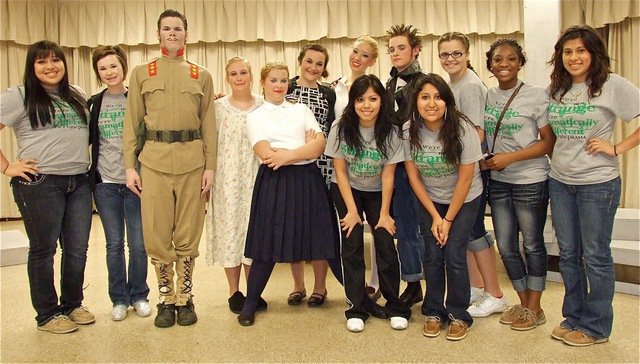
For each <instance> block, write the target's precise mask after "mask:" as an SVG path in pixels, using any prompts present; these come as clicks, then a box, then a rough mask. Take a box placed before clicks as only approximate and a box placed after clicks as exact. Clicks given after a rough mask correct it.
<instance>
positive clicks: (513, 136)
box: [484, 82, 549, 184]
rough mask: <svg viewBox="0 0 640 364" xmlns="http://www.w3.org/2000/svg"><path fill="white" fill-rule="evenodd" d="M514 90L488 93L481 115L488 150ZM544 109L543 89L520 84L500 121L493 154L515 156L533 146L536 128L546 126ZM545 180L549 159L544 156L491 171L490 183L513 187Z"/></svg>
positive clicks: (545, 104)
mask: <svg viewBox="0 0 640 364" xmlns="http://www.w3.org/2000/svg"><path fill="white" fill-rule="evenodd" d="M519 84H520V82H518V85H519ZM516 87H517V86H516ZM516 87H514V88H511V89H508V90H501V89H500V88H499V87H494V88H492V89H491V90H489V94H488V97H487V107H486V109H485V115H484V130H485V131H486V138H487V143H488V145H489V150H491V148H492V146H493V145H494V140H493V135H494V133H495V130H496V123H497V121H498V118H499V117H500V114H501V113H502V110H503V108H504V105H505V104H506V103H507V101H508V100H509V98H510V97H511V95H512V94H513V91H515V89H516ZM548 106H549V94H547V93H546V92H545V90H544V89H543V88H541V87H537V86H533V85H529V84H524V85H523V86H522V88H521V89H520V92H518V95H516V97H515V98H514V99H513V101H512V102H511V105H509V109H508V110H507V111H506V112H505V114H504V117H503V118H502V122H501V123H500V129H499V130H498V136H497V141H496V142H495V148H494V153H501V152H516V151H519V150H522V149H524V148H527V147H528V146H530V145H532V144H534V143H537V142H538V141H539V139H538V136H539V134H540V128H542V127H544V126H546V125H547V124H548V123H549V122H548V114H547V108H548ZM548 176H549V158H547V156H546V155H543V156H540V157H538V158H534V159H527V160H524V161H519V162H515V163H512V164H510V165H509V166H508V167H507V168H505V169H503V170H502V171H491V179H493V180H496V181H500V182H505V183H513V184H529V183H537V182H542V181H545V180H546V179H547V178H548Z"/></svg>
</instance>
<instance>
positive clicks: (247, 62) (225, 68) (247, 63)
mask: <svg viewBox="0 0 640 364" xmlns="http://www.w3.org/2000/svg"><path fill="white" fill-rule="evenodd" d="M236 62H242V63H244V64H245V65H246V66H247V69H248V70H249V73H251V63H249V60H248V59H246V58H244V57H242V56H235V57H233V58H231V59H229V60H228V61H227V64H226V65H225V66H224V71H225V72H229V67H231V65H232V64H234V63H236Z"/></svg>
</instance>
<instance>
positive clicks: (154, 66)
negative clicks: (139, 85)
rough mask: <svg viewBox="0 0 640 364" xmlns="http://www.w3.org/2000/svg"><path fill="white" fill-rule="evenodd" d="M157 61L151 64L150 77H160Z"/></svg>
mask: <svg viewBox="0 0 640 364" xmlns="http://www.w3.org/2000/svg"><path fill="white" fill-rule="evenodd" d="M156 62H157V60H155V61H153V62H151V63H149V66H148V68H149V77H153V76H157V75H158V65H157V64H156Z"/></svg>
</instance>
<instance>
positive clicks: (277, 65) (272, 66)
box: [260, 61, 289, 82]
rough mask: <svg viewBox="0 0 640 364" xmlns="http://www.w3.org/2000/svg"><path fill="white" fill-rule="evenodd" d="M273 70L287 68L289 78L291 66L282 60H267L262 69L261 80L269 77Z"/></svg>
mask: <svg viewBox="0 0 640 364" xmlns="http://www.w3.org/2000/svg"><path fill="white" fill-rule="evenodd" d="M272 70H285V71H287V78H289V67H287V65H286V64H285V63H284V62H280V61H270V62H267V63H266V64H265V65H264V66H262V69H261V70H260V82H262V81H264V80H266V79H267V75H268V74H269V72H271V71H272Z"/></svg>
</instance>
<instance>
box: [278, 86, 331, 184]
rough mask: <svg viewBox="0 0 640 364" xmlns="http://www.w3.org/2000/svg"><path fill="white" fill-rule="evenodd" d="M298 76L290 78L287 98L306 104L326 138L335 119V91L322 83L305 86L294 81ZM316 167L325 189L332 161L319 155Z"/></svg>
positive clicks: (329, 176)
mask: <svg viewBox="0 0 640 364" xmlns="http://www.w3.org/2000/svg"><path fill="white" fill-rule="evenodd" d="M297 79H298V77H296V78H294V79H292V80H291V83H290V84H289V90H288V91H287V99H288V100H295V101H296V102H299V103H302V104H305V105H307V107H308V108H309V109H311V111H312V112H313V115H314V116H315V117H316V120H317V121H318V124H319V125H320V129H322V132H323V133H324V137H325V138H326V137H327V136H328V135H329V130H330V129H331V124H332V123H333V120H334V119H335V112H334V106H335V100H336V96H335V92H334V91H333V90H332V89H330V88H328V87H326V86H323V85H320V84H318V87H316V88H312V87H305V86H300V85H298V84H297V83H296V80H297ZM316 164H317V165H318V168H320V172H321V173H322V176H323V177H324V179H325V183H326V185H327V189H328V188H329V186H330V185H331V176H332V175H333V161H332V160H331V158H330V157H327V156H326V155H324V154H323V155H321V156H320V157H318V159H317V160H316Z"/></svg>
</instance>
